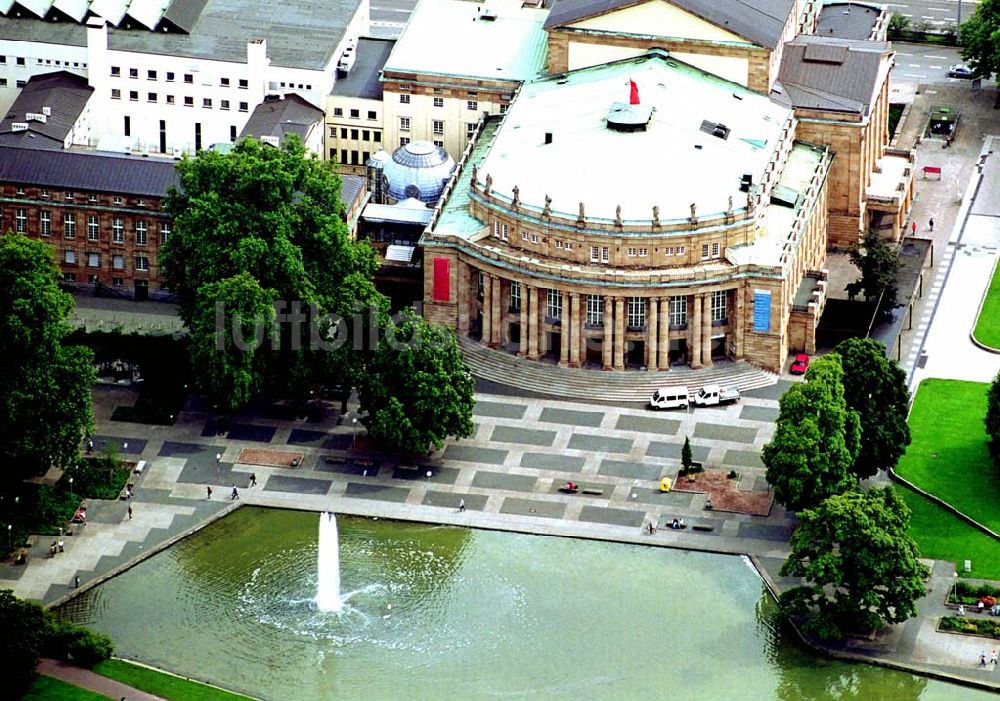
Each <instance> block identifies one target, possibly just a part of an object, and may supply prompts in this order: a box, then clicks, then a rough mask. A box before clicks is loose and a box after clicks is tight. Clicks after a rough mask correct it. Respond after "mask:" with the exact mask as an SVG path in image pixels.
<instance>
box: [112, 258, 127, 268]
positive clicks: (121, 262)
mask: <svg viewBox="0 0 1000 701" xmlns="http://www.w3.org/2000/svg"><path fill="white" fill-rule="evenodd" d="M111 267H112V268H114V269H115V270H125V256H113V257H112V258H111Z"/></svg>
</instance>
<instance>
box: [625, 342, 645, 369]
mask: <svg viewBox="0 0 1000 701" xmlns="http://www.w3.org/2000/svg"><path fill="white" fill-rule="evenodd" d="M645 364H646V342H645V341H627V342H626V343H625V367H627V368H630V367H633V368H641V367H643V366H644V365H645Z"/></svg>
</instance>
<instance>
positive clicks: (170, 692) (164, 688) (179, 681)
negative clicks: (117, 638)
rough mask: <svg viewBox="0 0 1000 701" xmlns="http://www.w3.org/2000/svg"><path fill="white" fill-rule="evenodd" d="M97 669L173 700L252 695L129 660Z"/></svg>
mask: <svg viewBox="0 0 1000 701" xmlns="http://www.w3.org/2000/svg"><path fill="white" fill-rule="evenodd" d="M94 671H95V672H97V673H98V674H101V675H103V676H105V677H108V678H110V679H114V680H116V681H120V682H121V683H122V684H128V685H129V686H134V687H135V688H136V689H140V690H141V691H145V692H147V693H150V694H154V695H156V696H160V697H162V698H165V699H170V701H246V699H249V698H251V697H249V696H243V695H242V694H235V693H233V692H231V691H226V690H224V689H219V688H217V687H214V686H209V685H208V684H202V683H201V682H196V681H190V680H188V679H184V678H183V677H178V676H175V675H173V674H167V673H166V672H160V671H158V670H155V669H151V668H149V667H143V666H141V665H137V664H132V663H131V662H126V661H125V660H107V661H106V662H101V663H100V664H98V665H97V666H96V667H94Z"/></svg>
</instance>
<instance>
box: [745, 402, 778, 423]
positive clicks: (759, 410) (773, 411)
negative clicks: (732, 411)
mask: <svg viewBox="0 0 1000 701" xmlns="http://www.w3.org/2000/svg"><path fill="white" fill-rule="evenodd" d="M740 418H741V419H743V420H744V421H767V422H769V423H772V422H774V421H776V420H777V418H778V407H770V406H751V405H750V404H744V405H743V406H742V407H740Z"/></svg>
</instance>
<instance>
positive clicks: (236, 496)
mask: <svg viewBox="0 0 1000 701" xmlns="http://www.w3.org/2000/svg"><path fill="white" fill-rule="evenodd" d="M229 498H230V500H232V501H236V500H237V499H239V498H240V493H239V492H238V491H236V485H235V484H234V485H233V493H232V494H231V495H230V497H229Z"/></svg>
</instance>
